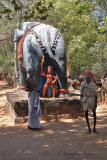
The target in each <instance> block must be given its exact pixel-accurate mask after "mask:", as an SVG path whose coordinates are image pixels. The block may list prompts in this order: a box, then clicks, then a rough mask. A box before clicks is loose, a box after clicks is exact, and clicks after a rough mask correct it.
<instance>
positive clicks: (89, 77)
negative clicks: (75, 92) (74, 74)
mask: <svg viewBox="0 0 107 160" xmlns="http://www.w3.org/2000/svg"><path fill="white" fill-rule="evenodd" d="M91 78H92V77H91V76H90V75H86V76H85V80H86V82H87V83H90V82H91Z"/></svg>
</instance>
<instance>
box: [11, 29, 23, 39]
mask: <svg viewBox="0 0 107 160" xmlns="http://www.w3.org/2000/svg"><path fill="white" fill-rule="evenodd" d="M23 35H24V31H23V30H19V29H15V31H14V37H13V41H14V42H18V41H19V40H20V39H21V37H22V36H23Z"/></svg>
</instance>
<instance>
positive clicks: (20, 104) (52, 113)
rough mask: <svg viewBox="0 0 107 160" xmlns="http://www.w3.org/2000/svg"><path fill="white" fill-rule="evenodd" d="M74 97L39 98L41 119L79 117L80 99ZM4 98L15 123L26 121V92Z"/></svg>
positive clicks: (9, 94)
mask: <svg viewBox="0 0 107 160" xmlns="http://www.w3.org/2000/svg"><path fill="white" fill-rule="evenodd" d="M74 95H75V94H74ZM74 95H73V96H69V97H63V98H40V103H41V108H42V117H44V118H47V117H48V119H49V117H50V118H51V119H52V118H54V119H57V118H58V117H61V116H62V115H64V116H65V117H66V116H67V117H68V116H69V117H75V118H76V117H77V116H81V115H82V113H81V104H80V97H79V96H74ZM6 96H7V100H8V103H7V108H8V110H9V113H10V115H11V117H12V118H13V120H14V121H15V123H20V122H24V121H26V118H27V115H28V103H27V96H28V94H27V92H24V91H16V92H11V93H6Z"/></svg>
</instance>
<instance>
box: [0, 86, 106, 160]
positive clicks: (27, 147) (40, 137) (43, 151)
mask: <svg viewBox="0 0 107 160" xmlns="http://www.w3.org/2000/svg"><path fill="white" fill-rule="evenodd" d="M1 84H2V87H0V160H19V159H20V160H107V106H106V105H99V106H98V108H97V130H98V131H99V134H94V133H91V134H89V135H88V134H86V131H87V128H86V123H85V119H84V117H83V118H81V117H80V118H78V119H60V120H59V121H57V122H55V121H51V122H46V121H43V120H41V123H42V125H43V127H44V128H43V129H42V130H41V131H30V130H28V129H27V124H26V123H25V124H20V125H14V124H13V122H12V119H11V118H10V117H9V114H8V112H6V101H7V99H6V96H5V93H6V92H9V91H10V92H11V91H13V90H15V89H17V88H15V89H9V88H6V87H4V84H3V83H1ZM5 86H6V84H5ZM90 122H91V124H92V123H93V119H92V115H91V114H90Z"/></svg>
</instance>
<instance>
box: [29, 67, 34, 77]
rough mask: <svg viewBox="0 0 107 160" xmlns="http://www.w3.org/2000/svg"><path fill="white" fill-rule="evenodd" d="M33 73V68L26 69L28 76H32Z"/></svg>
mask: <svg viewBox="0 0 107 160" xmlns="http://www.w3.org/2000/svg"><path fill="white" fill-rule="evenodd" d="M34 73H35V70H34V69H33V68H29V69H28V75H29V76H30V77H33V76H34Z"/></svg>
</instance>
